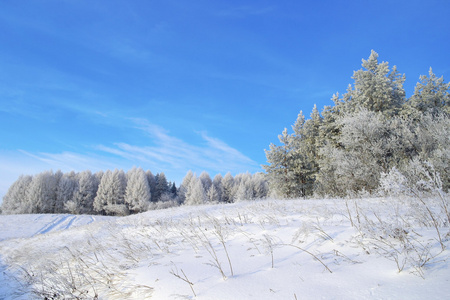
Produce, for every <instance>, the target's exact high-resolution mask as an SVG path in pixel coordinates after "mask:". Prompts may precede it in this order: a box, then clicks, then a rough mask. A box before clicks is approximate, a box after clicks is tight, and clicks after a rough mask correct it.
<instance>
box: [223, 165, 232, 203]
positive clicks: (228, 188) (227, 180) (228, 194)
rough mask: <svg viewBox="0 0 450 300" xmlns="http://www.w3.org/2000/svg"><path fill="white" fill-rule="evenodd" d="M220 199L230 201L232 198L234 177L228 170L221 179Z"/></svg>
mask: <svg viewBox="0 0 450 300" xmlns="http://www.w3.org/2000/svg"><path fill="white" fill-rule="evenodd" d="M222 188H223V193H222V201H223V202H227V203H231V202H233V199H234V178H233V175H231V173H230V172H228V173H227V174H225V176H224V177H223V180H222Z"/></svg>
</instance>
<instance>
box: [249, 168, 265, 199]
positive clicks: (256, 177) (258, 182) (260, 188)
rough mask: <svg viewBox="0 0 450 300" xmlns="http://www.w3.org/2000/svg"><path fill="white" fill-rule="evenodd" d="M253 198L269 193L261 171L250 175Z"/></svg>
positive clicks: (262, 196)
mask: <svg viewBox="0 0 450 300" xmlns="http://www.w3.org/2000/svg"><path fill="white" fill-rule="evenodd" d="M251 180H252V185H251V186H252V188H253V199H264V198H266V197H267V196H268V194H269V184H268V182H267V180H266V179H265V177H264V174H263V173H255V174H253V176H252V179H251Z"/></svg>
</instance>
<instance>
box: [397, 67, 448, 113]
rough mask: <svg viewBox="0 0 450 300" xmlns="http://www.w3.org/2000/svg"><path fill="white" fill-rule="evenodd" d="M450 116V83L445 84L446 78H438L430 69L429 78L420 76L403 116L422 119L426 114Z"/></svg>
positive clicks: (405, 106)
mask: <svg viewBox="0 0 450 300" xmlns="http://www.w3.org/2000/svg"><path fill="white" fill-rule="evenodd" d="M425 113H430V114H431V115H437V114H440V113H447V114H450V83H445V82H444V77H440V78H438V77H437V76H436V75H435V74H434V73H433V70H432V69H431V68H430V70H429V72H428V76H426V75H422V76H420V82H418V83H417V84H416V87H415V89H414V94H413V96H412V97H411V98H410V99H409V100H408V101H407V102H406V103H405V105H404V108H403V111H402V114H403V115H406V116H408V117H409V118H413V119H414V120H418V119H420V117H421V116H422V115H423V114H425Z"/></svg>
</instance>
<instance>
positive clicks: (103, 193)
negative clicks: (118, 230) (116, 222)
mask: <svg viewBox="0 0 450 300" xmlns="http://www.w3.org/2000/svg"><path fill="white" fill-rule="evenodd" d="M125 188H126V176H125V173H124V172H123V170H117V169H115V170H114V172H111V171H110V170H108V171H106V172H105V173H104V174H103V176H102V180H101V181H100V185H99V187H98V191H97V196H96V197H95V200H94V210H95V211H97V212H100V213H107V214H111V215H126V214H128V213H129V212H128V209H127V207H126V205H125V202H124V197H125Z"/></svg>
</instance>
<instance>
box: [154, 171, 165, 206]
mask: <svg viewBox="0 0 450 300" xmlns="http://www.w3.org/2000/svg"><path fill="white" fill-rule="evenodd" d="M155 181H156V186H155V190H154V192H153V195H154V197H153V198H152V200H153V201H160V200H161V196H162V195H164V194H167V193H169V183H168V182H167V179H166V175H165V174H164V173H163V172H161V173H159V174H156V176H155Z"/></svg>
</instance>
